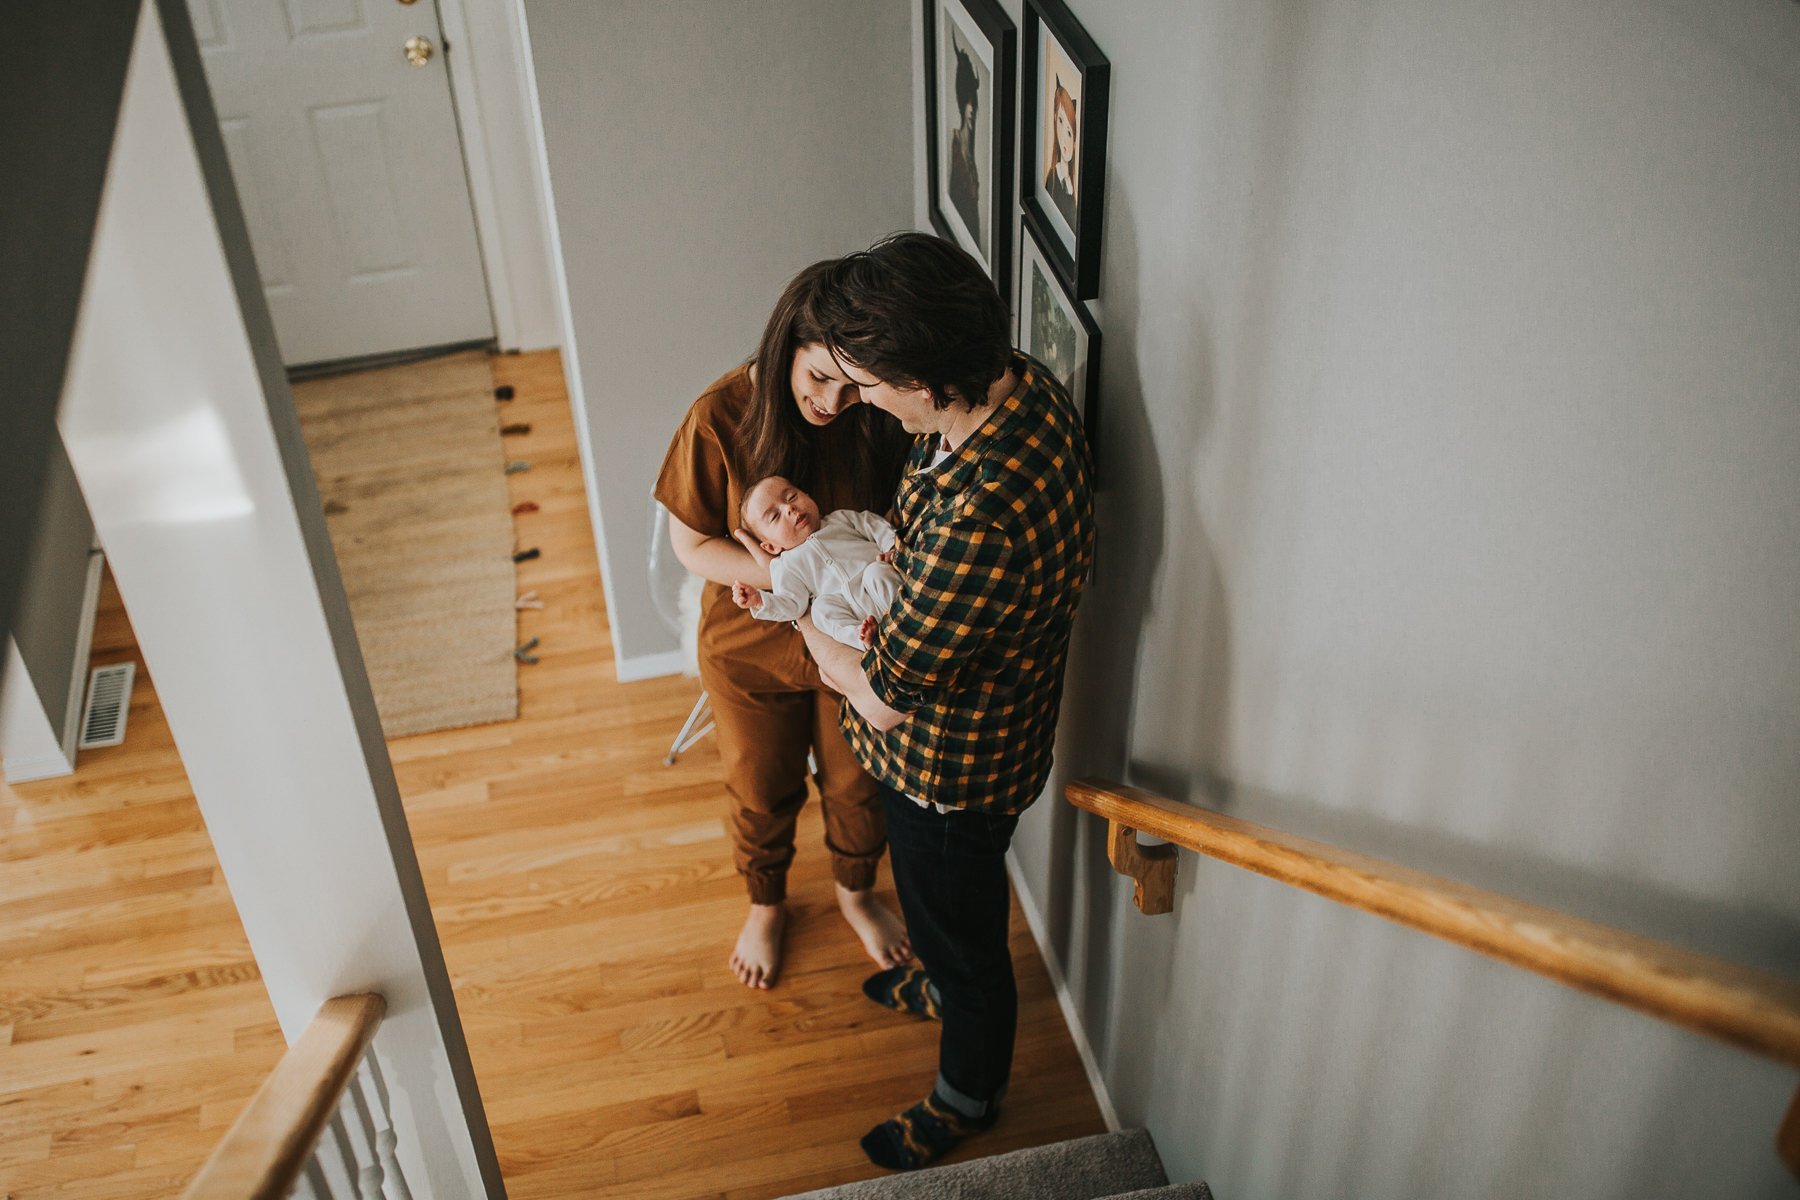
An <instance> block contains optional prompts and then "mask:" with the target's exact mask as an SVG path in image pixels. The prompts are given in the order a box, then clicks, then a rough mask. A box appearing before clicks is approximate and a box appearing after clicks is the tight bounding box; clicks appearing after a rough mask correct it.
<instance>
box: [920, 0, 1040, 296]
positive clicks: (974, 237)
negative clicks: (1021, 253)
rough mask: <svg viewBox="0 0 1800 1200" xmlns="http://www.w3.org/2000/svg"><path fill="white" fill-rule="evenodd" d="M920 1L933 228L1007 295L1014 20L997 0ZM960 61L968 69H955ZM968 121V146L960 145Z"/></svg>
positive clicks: (1014, 89) (1015, 78) (1014, 135)
mask: <svg viewBox="0 0 1800 1200" xmlns="http://www.w3.org/2000/svg"><path fill="white" fill-rule="evenodd" d="M923 5H924V12H925V62H924V67H925V159H926V175H927V178H928V181H929V183H928V186H929V187H930V189H931V203H930V210H931V224H932V228H934V229H936V230H937V232H938V234H939V235H940V236H942V237H944V238H946V239H948V240H949V241H952V242H955V243H956V244H957V245H958V246H961V247H962V248H963V249H964V250H967V251H968V252H969V253H970V254H973V255H974V256H975V258H976V260H977V261H978V262H980V263H981V265H982V266H984V267H986V268H987V272H988V277H989V278H991V279H992V280H993V281H994V287H995V289H996V290H998V291H999V293H1000V294H1001V295H1002V296H1004V295H1007V294H1008V292H1009V291H1010V289H1011V282H1012V200H1011V196H1012V188H1013V146H1014V144H1015V142H1016V139H1017V132H1016V129H1015V113H1016V110H1017V103H1016V101H1015V100H1014V97H1015V96H1016V95H1017V94H1018V87H1017V82H1018V76H1017V69H1016V67H1015V64H1016V63H1017V62H1018V27H1017V26H1016V25H1014V24H1013V22H1012V18H1011V17H1009V16H1007V15H1006V11H1005V10H1004V9H1002V8H1001V7H1000V5H999V3H998V0H923ZM965 51H966V53H964V52H965ZM953 64H954V65H953ZM964 65H967V66H968V67H969V68H970V69H969V71H968V72H967V74H965V73H964V72H963V71H961V70H960V69H959V68H961V67H962V66H964ZM940 68H942V69H940ZM970 85H973V87H974V89H975V95H976V96H977V97H978V100H977V103H976V106H975V109H974V111H973V113H972V114H971V113H968V112H964V111H962V110H963V109H964V108H965V106H964V105H963V104H960V103H958V102H957V96H958V91H959V88H963V87H968V86H970ZM940 93H941V94H940ZM980 99H985V100H986V101H987V103H985V104H984V103H980ZM946 102H948V104H949V108H948V110H946ZM940 122H941V125H942V128H940ZM965 126H966V127H968V133H967V137H968V139H969V141H970V142H972V143H973V145H969V146H965V147H958V146H957V145H956V142H957V141H958V139H959V138H960V137H961V136H962V129H963V127H965ZM959 149H960V150H962V152H963V155H964V157H962V158H960V159H959V158H958V157H957V155H958V150H959ZM959 164H961V169H960V170H959V169H958V167H959ZM984 179H985V186H984ZM971 186H972V187H973V189H974V192H973V194H971V193H970V192H969V190H968V189H969V187H971ZM971 217H973V220H971ZM971 225H973V226H974V228H971Z"/></svg>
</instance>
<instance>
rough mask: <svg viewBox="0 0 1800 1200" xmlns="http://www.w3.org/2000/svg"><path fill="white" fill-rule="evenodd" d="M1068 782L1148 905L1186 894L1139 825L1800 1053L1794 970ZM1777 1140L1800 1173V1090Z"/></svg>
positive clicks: (1723, 1033) (1149, 797) (1704, 1025)
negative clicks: (1139, 839) (1714, 953)
mask: <svg viewBox="0 0 1800 1200" xmlns="http://www.w3.org/2000/svg"><path fill="white" fill-rule="evenodd" d="M1067 794H1068V798H1069V802H1070V803H1072V804H1074V805H1075V807H1077V808H1081V809H1085V810H1087V811H1088V812H1091V813H1095V814H1097V815H1099V816H1102V817H1105V818H1106V819H1107V820H1108V821H1109V822H1111V825H1112V829H1111V830H1110V831H1109V837H1108V857H1109V858H1110V859H1111V861H1112V863H1113V865H1114V867H1115V868H1116V869H1118V870H1119V871H1120V872H1121V873H1122V874H1128V875H1131V876H1132V877H1133V878H1134V879H1135V880H1137V881H1138V887H1137V898H1138V906H1139V907H1140V908H1141V909H1143V910H1144V911H1146V912H1159V911H1160V912H1168V911H1171V909H1172V908H1173V904H1172V899H1171V900H1170V901H1167V902H1164V903H1162V904H1160V905H1158V904H1156V902H1155V897H1157V896H1159V895H1161V896H1171V897H1172V889H1173V885H1174V874H1175V867H1174V863H1173V861H1172V860H1171V859H1169V858H1167V857H1158V856H1156V855H1155V854H1154V853H1153V852H1152V851H1153V850H1154V849H1155V848H1150V847H1141V846H1137V845H1135V842H1136V832H1134V831H1141V832H1143V833H1147V834H1149V835H1151V836H1152V837H1157V838H1161V839H1162V840H1163V841H1165V842H1171V843H1173V844H1174V845H1176V846H1182V847H1186V848H1187V849H1189V850H1193V851H1196V852H1197V853H1200V854H1204V855H1207V856H1208V857H1210V858H1217V859H1220V860H1222V861H1224V862H1228V863H1231V864H1232V865H1234V866H1239V867H1243V868H1245V869H1246V870H1250V871H1255V872H1256V873H1257V874H1259V875H1266V876H1268V877H1269V878H1271V879H1277V880H1280V881H1281V882H1283V883H1288V884H1292V885H1293V886H1295V887H1298V888H1304V889H1305V890H1307V891H1309V892H1313V893H1315V894H1317V895H1320V896H1324V897H1326V898H1327V899H1330V900H1336V901H1337V902H1339V903H1340V904H1347V905H1349V906H1350V907H1352V908H1360V909H1362V910H1363V911H1364V912H1371V913H1376V914H1378V915H1380V916H1383V917H1386V918H1388V919H1389V920H1391V921H1398V922H1399V923H1400V924H1402V925H1409V926H1411V927H1412V928H1414V929H1418V930H1421V931H1423V932H1425V933H1429V934H1432V935H1433V936H1435V937H1440V938H1443V939H1445V940H1446V941H1451V942H1455V943H1457V944H1458V945H1462V946H1467V947H1468V948H1469V949H1471V950H1478V951H1480V952H1481V953H1483V954H1486V955H1488V956H1490V957H1492V958H1497V959H1499V960H1500V961H1501V962H1505V963H1511V964H1512V965H1514V966H1517V967H1523V968H1525V969H1526V970H1528V971H1535V972H1537V973H1538V974H1540V975H1547V976H1549V977H1550V978H1551V979H1555V980H1559V981H1560V982H1562V983H1566V984H1569V985H1570V986H1572V987H1577V988H1580V989H1582V990H1583V991H1587V992H1592V993H1593V994H1595V995H1597V996H1602V997H1604V998H1606V999H1608V1000H1613V1001H1616V1002H1618V1003H1620V1004H1625V1005H1628V1006H1630V1007H1632V1008H1636V1009H1638V1010H1640V1011H1642V1012H1646V1013H1649V1014H1650V1015H1652V1016H1655V1017H1660V1018H1662V1019H1663V1020H1665V1021H1669V1022H1672V1023H1674V1024H1677V1025H1681V1026H1684V1027H1686V1028H1688V1029H1692V1030H1695V1031H1697V1032H1700V1033H1705V1034H1709V1035H1711V1036H1713V1037H1716V1038H1719V1039H1721V1040H1723V1041H1726V1042H1729V1043H1731V1044H1732V1045H1734V1046H1739V1047H1742V1048H1743V1049H1746V1050H1752V1051H1754V1052H1756V1053H1758V1054H1761V1055H1765V1056H1767V1057H1769V1058H1773V1059H1777V1060H1779V1061H1781V1062H1783V1063H1786V1064H1788V1065H1789V1066H1795V1067H1800V984H1796V983H1794V982H1793V981H1791V980H1788V979H1783V978H1781V977H1779V976H1776V975H1770V974H1766V973H1764V972H1761V971H1756V970H1752V969H1751V968H1749V967H1743V966H1739V965H1737V964H1736V963H1730V962H1726V961H1724V960H1722V959H1717V958H1711V957H1709V956H1707V955H1704V954H1697V953H1695V952H1693V951H1690V950H1684V949H1682V948H1681V947H1679V946H1673V945H1670V944H1668V943H1666V942H1659V941H1656V940H1654V939H1652V938H1647V937H1640V936H1639V935H1637V934H1633V933H1627V932H1625V931H1624V930H1622V929H1614V928H1612V927H1611V926H1607V925H1602V924H1599V923H1598V922H1595V921H1588V920H1584V919H1582V918H1580V917H1575V916H1571V915H1569V914H1568V913H1563V912H1558V911H1556V910H1555V909H1550V908H1543V907H1540V906H1539V905H1535V904H1527V903H1526V902H1524V901H1522V900H1515V899H1513V898H1512V897H1510V896H1503V895H1501V894H1499V893H1498V892H1490V891H1484V890H1483V889H1481V888H1475V887H1469V886H1468V885H1466V884H1461V883H1457V882H1455V881H1454V880H1450V879H1444V878H1441V877H1439V876H1435V875H1428V874H1426V873H1425V872H1423V871H1415V870H1412V869H1411V868H1409V867H1402V866H1398V865H1396V864H1394V863H1390V862H1384V861H1382V860H1381V859H1378V858H1371V857H1369V856H1368V855H1364V854H1357V853H1354V852H1352V851H1348V850H1343V849H1340V848H1339V847H1336V846H1332V845H1327V844H1326V843H1324V842H1315V841H1313V840H1311V839H1309V838H1303V837H1299V836H1296V835H1294V834H1291V833H1285V832H1283V831H1281V830H1279V829H1272V828H1269V827H1268V826H1265V825H1257V824H1254V823H1252V822H1250V821H1244V820H1240V819H1239V818H1236V817H1229V816H1226V815H1224V814H1223V813H1216V812H1211V811H1209V810H1207V809H1203V808H1196V807H1194V806H1192V805H1187V804H1178V803H1176V802H1175V801H1173V800H1170V799H1168V798H1167V797H1164V796H1158V795H1156V794H1155V793H1153V792H1146V791H1143V790H1141V789H1139V788H1134V787H1127V786H1125V785H1124V784H1115V783H1107V782H1105V781H1103V780H1097V779H1083V780H1077V781H1076V782H1074V783H1071V784H1070V785H1069V786H1068V789H1067ZM1122 840H1126V841H1130V842H1131V843H1133V845H1132V846H1130V847H1129V848H1126V847H1121V846H1119V845H1118V843H1119V842H1120V841H1122ZM1147 897H1148V898H1150V899H1151V905H1150V906H1146V903H1145V901H1146V898H1147ZM1777 1149H1778V1151H1779V1153H1780V1154H1781V1157H1782V1158H1783V1160H1784V1161H1786V1162H1787V1163H1788V1165H1789V1167H1790V1169H1792V1170H1793V1171H1794V1172H1795V1173H1796V1174H1800V1092H1797V1093H1796V1095H1795V1099H1794V1103H1793V1105H1792V1106H1791V1107H1790V1108H1789V1110H1788V1113H1787V1116H1786V1117H1785V1119H1784V1120H1783V1121H1782V1124H1781V1127H1780V1131H1779V1133H1778V1135H1777Z"/></svg>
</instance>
